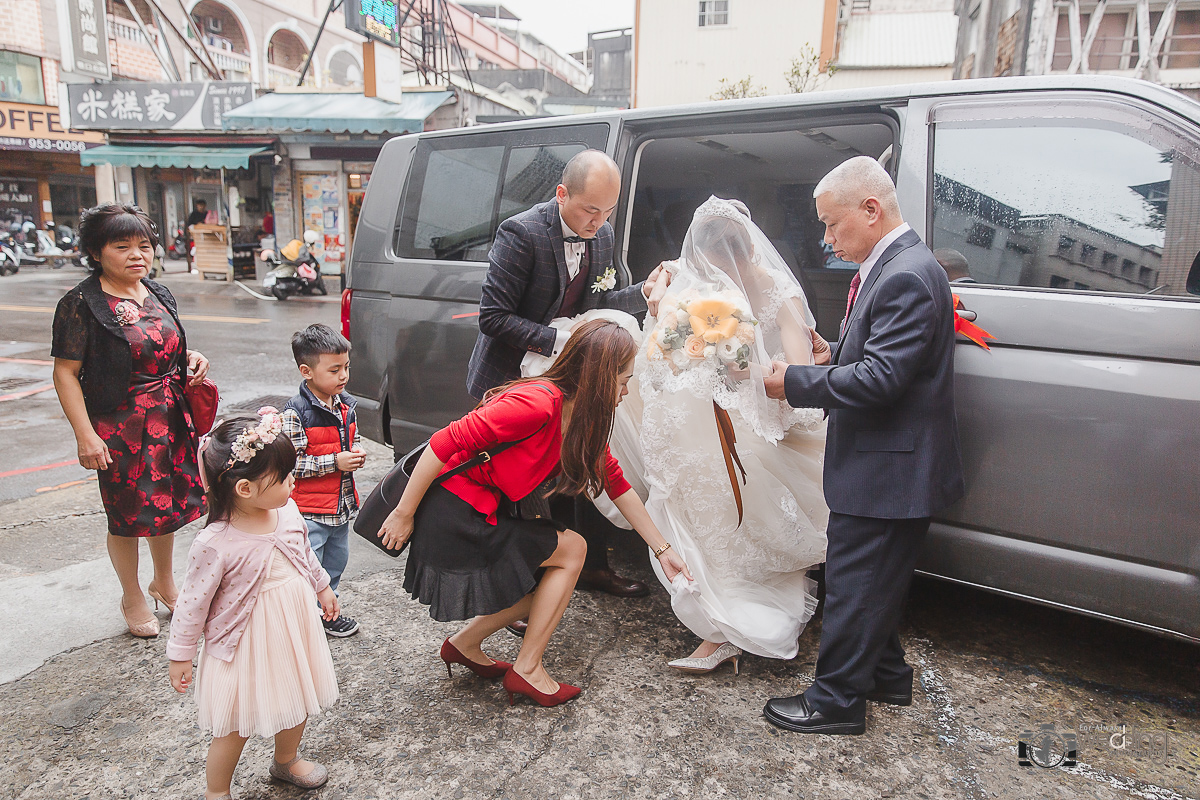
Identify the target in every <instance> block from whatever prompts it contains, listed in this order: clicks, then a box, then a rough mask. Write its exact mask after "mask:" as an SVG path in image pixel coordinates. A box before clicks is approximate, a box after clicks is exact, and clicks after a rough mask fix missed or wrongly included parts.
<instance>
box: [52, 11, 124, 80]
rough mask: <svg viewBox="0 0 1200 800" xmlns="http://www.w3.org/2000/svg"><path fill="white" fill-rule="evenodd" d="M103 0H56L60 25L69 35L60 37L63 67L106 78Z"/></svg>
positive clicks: (106, 53)
mask: <svg viewBox="0 0 1200 800" xmlns="http://www.w3.org/2000/svg"><path fill="white" fill-rule="evenodd" d="M104 8H105V2H104V0H58V19H59V24H60V29H62V28H66V29H67V30H68V31H69V33H70V35H69V36H67V38H66V39H64V40H63V41H62V45H63V62H64V67H65V68H66V69H67V71H69V72H78V73H82V74H84V75H90V76H92V77H93V78H103V79H104V80H108V79H109V78H111V77H112V72H111V70H110V69H109V66H108V18H107V17H106V16H105V10H104Z"/></svg>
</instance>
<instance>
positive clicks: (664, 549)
mask: <svg viewBox="0 0 1200 800" xmlns="http://www.w3.org/2000/svg"><path fill="white" fill-rule="evenodd" d="M670 549H671V543H670V542H666V543H665V544H663V546H662V547H660V548H658V549H657V550H655V551H654V557H655V558H658V557H659V556H661V555H662V554H663V553H665V552H667V551H668V550H670Z"/></svg>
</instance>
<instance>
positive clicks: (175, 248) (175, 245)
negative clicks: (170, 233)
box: [171, 222, 188, 258]
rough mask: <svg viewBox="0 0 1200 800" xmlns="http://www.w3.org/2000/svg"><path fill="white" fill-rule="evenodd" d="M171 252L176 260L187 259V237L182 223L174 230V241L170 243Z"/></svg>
mask: <svg viewBox="0 0 1200 800" xmlns="http://www.w3.org/2000/svg"><path fill="white" fill-rule="evenodd" d="M171 252H172V253H174V254H175V257H176V258H187V257H188V236H187V228H186V227H184V225H183V223H182V222H181V223H179V227H177V228H176V229H175V241H174V242H172V243H171Z"/></svg>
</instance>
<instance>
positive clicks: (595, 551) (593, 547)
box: [550, 495, 618, 569]
mask: <svg viewBox="0 0 1200 800" xmlns="http://www.w3.org/2000/svg"><path fill="white" fill-rule="evenodd" d="M550 514H551V515H552V516H553V517H554V519H555V521H556V522H559V523H561V524H563V525H566V526H567V527H569V528H570V529H571V530H573V531H575V532H576V533H578V534H579V535H580V536H582V537H583V540H584V541H585V542H587V557H586V558H585V559H584V562H583V568H584V569H608V568H609V567H608V531H609V529H610V528H611V529H612V530H618V528H617V526H616V525H613V524H612V523H611V522H609V521H608V517H606V516H604V515H603V514H601V513H600V509H598V508H596V504H595V503H593V502H592V501H591V500H588V499H587V498H586V497H584V496H582V495H579V496H577V497H566V496H564V495H555V496H553V497H551V498H550Z"/></svg>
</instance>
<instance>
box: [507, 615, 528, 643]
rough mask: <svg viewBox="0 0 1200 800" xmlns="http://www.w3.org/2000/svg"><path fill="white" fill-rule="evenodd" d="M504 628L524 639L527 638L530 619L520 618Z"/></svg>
mask: <svg viewBox="0 0 1200 800" xmlns="http://www.w3.org/2000/svg"><path fill="white" fill-rule="evenodd" d="M504 629H505V630H506V631H508V632H509V633H511V634H512V635H513V636H520V637H521V638H522V639H523V638H525V631H527V630H529V620H527V619H519V620H517V621H516V622H514V623H513V624H512V625H505V626H504Z"/></svg>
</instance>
